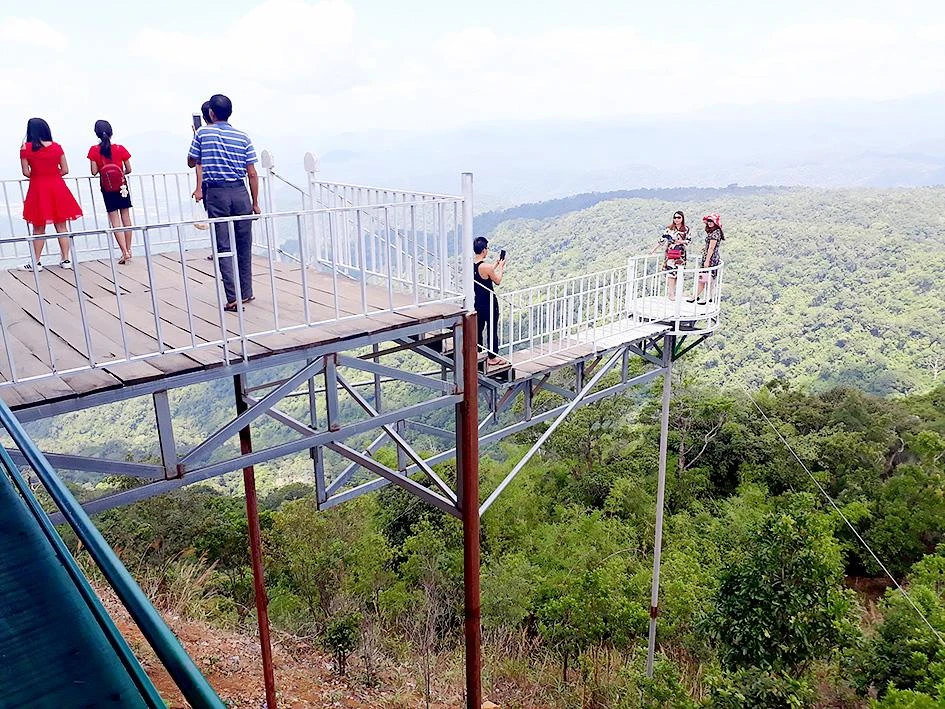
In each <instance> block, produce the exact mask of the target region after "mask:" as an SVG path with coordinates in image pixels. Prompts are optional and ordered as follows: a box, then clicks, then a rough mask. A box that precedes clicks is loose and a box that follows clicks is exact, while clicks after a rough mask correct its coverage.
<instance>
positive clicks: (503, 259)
mask: <svg viewBox="0 0 945 709" xmlns="http://www.w3.org/2000/svg"><path fill="white" fill-rule="evenodd" d="M499 260H500V261H505V249H502V250H501V251H500V252H499Z"/></svg>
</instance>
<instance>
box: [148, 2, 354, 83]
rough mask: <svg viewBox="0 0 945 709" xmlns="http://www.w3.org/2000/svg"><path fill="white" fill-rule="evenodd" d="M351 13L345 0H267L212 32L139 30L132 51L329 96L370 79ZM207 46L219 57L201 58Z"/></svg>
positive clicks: (219, 73)
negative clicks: (217, 50) (206, 61)
mask: <svg viewBox="0 0 945 709" xmlns="http://www.w3.org/2000/svg"><path fill="white" fill-rule="evenodd" d="M354 23H355V15H354V10H353V9H352V7H351V6H350V5H349V4H348V3H347V2H345V0H320V1H319V2H314V3H311V2H305V1H304V0H266V1H265V2H263V3H262V4H261V5H258V6H256V7H255V8H253V9H252V10H250V11H249V12H248V13H247V14H245V15H243V16H242V17H239V18H237V19H236V20H235V21H234V22H233V23H232V24H230V25H229V26H221V28H220V30H219V31H218V32H212V33H207V34H199V33H194V34H187V33H182V32H158V31H153V30H142V31H140V32H138V33H137V35H136V37H135V40H134V42H133V47H132V52H133V54H134V55H135V56H137V57H139V58H142V59H151V60H153V61H156V62H164V63H165V64H166V65H167V66H168V67H169V68H172V69H177V70H179V69H181V68H184V67H186V68H188V69H190V70H192V71H197V72H201V71H203V70H207V69H210V68H211V67H212V69H213V72H214V74H215V75H217V76H222V77H237V76H238V77H240V78H242V79H243V80H247V81H252V82H255V83H257V84H258V85H259V86H261V87H265V88H272V89H276V90H279V89H281V90H285V91H296V92H306V93H316V94H334V93H337V92H339V91H344V90H347V89H349V88H350V87H351V86H352V85H354V84H357V83H359V82H363V81H365V80H366V79H367V78H368V77H369V72H368V69H369V68H370V67H371V65H372V62H371V60H370V56H369V55H368V53H367V52H366V51H365V47H364V46H357V45H355V43H354ZM210 47H219V48H221V49H222V48H225V51H224V52H223V53H222V55H223V56H225V57H226V58H225V59H221V60H220V61H213V62H212V63H210V64H204V63H203V62H202V61H201V60H202V59H203V58H205V57H208V56H211V55H212V54H213V52H212V50H210Z"/></svg>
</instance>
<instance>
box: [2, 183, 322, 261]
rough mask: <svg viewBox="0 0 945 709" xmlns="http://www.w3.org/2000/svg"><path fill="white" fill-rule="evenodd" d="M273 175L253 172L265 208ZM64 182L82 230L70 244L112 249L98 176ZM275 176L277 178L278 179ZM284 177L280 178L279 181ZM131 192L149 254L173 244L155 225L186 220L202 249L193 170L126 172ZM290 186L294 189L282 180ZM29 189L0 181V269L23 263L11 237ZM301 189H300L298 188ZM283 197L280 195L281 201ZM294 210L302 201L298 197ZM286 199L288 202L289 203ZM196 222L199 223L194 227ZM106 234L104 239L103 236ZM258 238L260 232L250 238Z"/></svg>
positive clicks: (189, 243)
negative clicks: (146, 233)
mask: <svg viewBox="0 0 945 709" xmlns="http://www.w3.org/2000/svg"><path fill="white" fill-rule="evenodd" d="M274 177H275V176H274V174H273V173H272V171H271V170H268V169H263V170H260V172H259V192H260V194H259V200H260V204H261V206H262V207H263V211H265V212H273V211H276V208H277V205H276V204H275V202H276V201H277V200H275V199H274V197H273V192H274V189H273V187H274V185H273V183H274V179H273V178H274ZM64 179H65V181H66V185H67V186H68V188H69V190H70V191H71V192H72V194H73V195H74V196H75V198H76V200H77V201H78V202H79V206H81V207H82V217H80V218H79V219H77V220H76V221H75V222H73V223H72V225H71V227H72V229H73V231H74V232H76V234H77V235H78V234H80V233H81V234H82V236H81V237H79V238H77V239H76V240H75V244H76V247H78V251H79V252H80V253H81V255H82V257H83V258H87V259H88V258H94V259H98V258H106V257H107V254H108V251H109V250H110V249H112V248H114V238H113V237H111V236H107V235H106V234H105V233H104V232H103V231H101V230H104V229H107V228H108V227H109V223H108V214H107V213H106V211H105V205H104V203H103V202H102V197H101V190H100V189H99V178H98V177H92V176H83V177H76V176H66V177H65V178H64ZM279 180H281V178H279ZM281 181H282V182H284V180H281ZM128 184H129V188H130V191H131V201H132V204H133V205H134V206H133V207H132V221H133V222H134V223H135V224H140V225H142V226H148V225H150V226H152V227H153V228H152V229H150V230H149V233H150V234H151V240H150V247H151V249H152V251H153V252H154V253H160V252H162V251H168V250H171V251H172V250H174V249H176V248H177V234H176V231H175V230H173V229H170V228H166V227H165V228H161V227H159V226H158V225H161V224H178V223H183V222H188V221H190V222H192V223H193V225H194V226H192V227H191V228H190V229H189V230H187V231H186V232H185V233H184V234H183V240H184V244H185V246H186V247H187V248H206V247H207V245H208V244H207V241H208V234H207V230H206V229H207V224H206V211H205V210H204V207H203V204H202V203H201V204H198V203H196V202H194V200H193V197H192V193H193V190H194V186H195V183H194V172H193V170H190V171H186V172H183V171H182V172H157V173H132V174H130V175H128ZM287 184H289V185H290V187H293V188H294V189H295V190H299V191H301V190H300V188H298V187H295V186H294V185H291V183H287ZM28 188H29V180H27V179H20V180H0V270H3V269H6V268H11V267H14V266H18V265H21V264H23V263H25V261H26V260H27V258H28V254H27V253H26V249H25V242H24V241H22V240H18V239H16V238H15V237H23V236H29V235H30V229H29V226H28V225H27V223H26V222H25V221H24V220H23V201H24V199H25V198H26V191H27V189H28ZM303 194H304V193H303ZM283 201H284V200H283ZM295 203H296V204H298V207H299V208H300V209H305V208H306V206H307V205H306V204H304V203H303V202H302V198H301V197H298V198H297V200H296V202H295ZM290 204H291V202H290ZM198 227H199V228H198ZM48 231H49V230H47V232H48ZM106 237H107V238H106ZM256 239H257V243H261V239H260V236H259V235H257V237H256Z"/></svg>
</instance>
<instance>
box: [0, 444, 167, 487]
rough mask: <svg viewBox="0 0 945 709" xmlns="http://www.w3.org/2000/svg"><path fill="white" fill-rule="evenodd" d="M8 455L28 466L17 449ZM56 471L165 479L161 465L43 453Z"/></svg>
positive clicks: (12, 449) (17, 462) (11, 449)
mask: <svg viewBox="0 0 945 709" xmlns="http://www.w3.org/2000/svg"><path fill="white" fill-rule="evenodd" d="M6 451H7V453H9V454H10V457H11V458H13V462H15V463H16V464H17V465H26V464H27V460H26V457H25V456H24V455H23V454H22V453H21V452H20V451H19V449H17V448H7V449H6ZM43 455H44V456H46V460H48V461H49V462H50V463H51V464H52V466H53V467H54V468H55V469H56V470H81V471H83V472H86V473H102V474H105V475H128V476H131V477H135V478H146V479H149V480H162V479H164V468H163V466H160V465H150V464H148V463H128V462H125V461H123V460H107V459H102V458H89V457H86V456H82V455H65V454H62V453H46V452H43Z"/></svg>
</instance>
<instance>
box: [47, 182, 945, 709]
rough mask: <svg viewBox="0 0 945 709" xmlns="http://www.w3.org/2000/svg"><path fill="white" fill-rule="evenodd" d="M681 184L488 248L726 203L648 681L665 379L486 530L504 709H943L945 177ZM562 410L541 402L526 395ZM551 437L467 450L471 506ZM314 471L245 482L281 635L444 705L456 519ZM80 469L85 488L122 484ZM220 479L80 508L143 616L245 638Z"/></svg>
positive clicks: (580, 243)
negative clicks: (142, 597)
mask: <svg viewBox="0 0 945 709" xmlns="http://www.w3.org/2000/svg"><path fill="white" fill-rule="evenodd" d="M689 196H690V197H691V199H688V200H686V199H683V196H682V195H678V198H679V201H678V202H667V201H665V200H660V199H640V198H626V199H609V200H604V201H601V202H599V203H597V204H594V205H593V206H591V207H589V208H585V209H582V210H581V211H574V212H567V213H564V214H559V215H558V216H555V217H551V218H546V219H543V220H526V219H514V220H502V221H501V222H500V223H498V224H497V226H496V228H495V229H494V230H493V232H492V233H491V234H490V239H491V241H492V245H493V246H494V247H495V249H496V250H497V249H499V248H503V247H504V248H506V249H508V251H509V255H510V260H509V267H508V271H507V274H508V276H507V278H508V280H507V281H505V282H504V283H503V285H502V288H510V287H514V286H516V285H519V284H527V283H535V282H540V281H542V280H545V279H547V278H548V277H549V276H550V277H556V276H560V277H563V276H567V275H572V274H575V273H581V272H585V271H593V270H594V269H596V268H602V267H605V266H613V265H615V264H620V263H622V262H623V260H624V259H625V258H626V256H628V255H629V254H633V253H640V252H641V251H647V250H649V248H650V247H651V245H652V244H653V243H655V241H656V237H657V236H658V234H659V233H660V232H661V230H662V228H663V226H664V225H665V223H666V222H667V221H668V218H669V216H670V215H671V214H672V212H673V210H674V209H677V208H681V209H683V210H684V211H685V212H686V214H687V217H688V219H689V222H690V224H692V225H693V226H694V227H696V228H697V229H698V228H699V227H700V226H701V220H700V216H701V214H702V213H704V212H707V211H719V212H721V214H722V215H723V223H724V226H725V231H726V241H725V243H724V245H723V255H724V258H725V262H726V269H727V271H726V285H725V294H724V297H723V319H722V326H721V328H720V329H719V330H718V332H716V333H715V334H714V335H713V337H712V338H710V340H709V341H708V342H707V343H706V344H704V345H703V346H701V347H699V348H697V349H696V350H694V351H693V352H692V353H690V354H688V355H686V357H685V358H684V359H683V360H682V361H681V362H680V363H679V365H678V366H677V367H676V368H675V372H676V373H675V375H674V376H675V382H674V398H673V401H672V408H671V419H670V439H669V460H668V476H667V497H666V509H667V517H666V531H665V536H664V547H663V549H664V554H663V571H662V595H661V602H660V607H661V613H660V617H659V635H658V638H659V653H658V660H657V671H656V677H655V679H653V680H648V679H647V678H646V677H645V674H644V669H643V668H644V665H643V662H644V654H645V648H646V630H647V622H648V608H649V583H650V574H651V564H652V558H653V533H654V524H655V499H656V470H657V459H658V428H659V422H658V416H659V403H658V402H659V392H658V391H657V389H658V384H657V385H656V388H654V389H653V390H642V391H641V390H634V391H633V393H632V394H630V395H628V396H626V397H619V398H614V399H609V400H604V401H602V402H600V403H598V404H595V405H592V406H589V407H587V408H584V409H579V410H578V411H576V412H575V413H574V414H572V415H571V417H569V419H567V420H566V421H565V423H564V424H562V426H561V427H560V428H559V429H558V430H557V431H556V432H555V433H554V435H552V436H551V437H550V439H549V440H548V442H547V443H546V445H545V446H544V448H543V450H542V453H541V454H540V455H539V456H537V457H536V458H535V459H533V461H532V462H531V463H530V464H529V465H528V466H526V468H525V469H524V471H523V473H522V475H521V476H520V477H519V478H517V479H516V480H515V481H514V482H513V484H512V485H510V486H509V488H508V489H507V490H506V492H505V494H504V495H503V497H501V498H499V500H498V501H497V502H496V504H495V505H494V506H493V507H492V508H490V509H489V511H488V513H487V514H486V515H485V516H484V518H483V537H482V554H483V562H482V564H483V565H482V589H483V595H482V603H483V606H482V609H483V624H484V630H485V640H484V649H483V652H484V663H485V675H484V683H485V690H486V696H487V697H488V698H490V699H492V701H494V702H496V703H497V704H499V705H500V706H502V707H509V708H513V707H514V708H520V709H525V708H528V709H546V708H548V707H556V708H561V709H577V708H580V709H604V708H613V709H636V708H637V707H646V708H656V707H659V708H661V709H671V708H676V707H682V708H683V709H687V708H688V709H695V707H700V708H702V707H704V708H706V709H755V708H756V707H761V708H763V709H797V708H799V707H817V708H823V709H826V708H827V707H832V708H843V709H854V708H856V709H866V708H867V707H870V708H871V709H936V708H939V709H940V708H941V707H943V706H945V641H943V640H942V637H941V636H943V635H945V493H943V491H945V382H943V375H942V374H941V369H942V368H943V364H945V363H943V362H942V359H943V356H942V355H943V351H942V348H943V343H945V333H943V327H945V326H943V317H942V313H943V298H945V292H943V285H942V284H943V278H942V273H943V269H945V217H943V215H941V214H939V213H938V211H937V210H938V208H939V207H938V205H941V204H942V203H943V202H945V190H940V189H920V190H903V191H886V192H875V191H819V190H777V191H771V192H761V193H753V194H744V193H737V194H722V193H713V196H712V199H711V200H708V199H705V198H704V197H705V195H703V194H694V195H689ZM585 199H590V201H592V202H593V201H594V200H593V198H586V197H584V196H581V197H580V198H578V201H579V202H581V201H584V200H585ZM566 206H567V204H563V205H562V204H558V205H556V206H553V207H552V209H553V210H555V211H558V212H560V210H561V208H562V207H566ZM936 357H938V359H936ZM414 364H415V363H411V362H406V361H405V362H404V363H403V365H404V366H414ZM555 376H556V377H561V376H564V375H563V374H561V373H559V374H556V375H555ZM564 383H565V382H563V381H558V384H564ZM607 383H608V382H607V380H606V379H605V380H604V381H603V382H602V383H601V385H602V386H605V385H606V384H607ZM746 389H747V392H746ZM749 392H750V395H751V396H753V397H754V398H755V400H756V401H757V405H758V406H760V407H761V409H762V410H763V411H764V412H765V415H766V416H767V417H769V418H770V420H771V422H772V425H773V426H774V428H775V429H776V430H777V433H776V432H775V431H774V430H772V428H771V427H770V426H769V425H768V424H767V423H766V421H765V419H764V417H762V416H761V415H760V414H759V413H758V410H757V409H756V408H755V404H754V403H753V402H752V401H751V399H749ZM385 396H387V397H388V398H387V401H388V402H389V403H391V404H392V403H393V402H395V401H396V400H397V399H401V400H406V399H407V398H409V397H410V396H411V392H410V390H409V388H404V387H399V388H398V387H391V388H390V391H389V392H385ZM231 397H232V391H231V390H230V388H229V387H228V386H226V385H225V383H224V384H221V385H219V386H207V385H203V386H198V387H191V388H189V389H187V390H184V391H181V392H179V393H178V394H177V395H176V396H175V397H174V398H173V400H172V402H171V404H172V409H173V411H174V415H175V421H176V429H175V433H176V434H177V438H178V444H179V446H180V447H181V448H182V449H186V448H187V447H189V446H191V445H193V444H195V443H196V442H198V441H199V440H200V439H201V436H203V435H205V434H206V433H208V432H209V431H212V430H214V429H215V428H217V427H218V426H220V425H221V424H222V423H224V421H225V419H226V418H227V417H228V416H230V415H231V414H230V411H231ZM562 402H563V400H562V399H560V398H556V395H554V394H549V393H547V392H545V393H543V394H542V395H540V396H538V397H536V400H535V402H534V405H535V409H536V411H540V410H542V409H543V408H550V407H552V406H555V405H559V404H561V403H562ZM349 404H350V402H347V404H345V405H349ZM304 405H305V402H304V400H303V399H298V400H296V401H294V402H290V403H287V404H286V406H287V407H288V409H289V412H290V413H295V414H298V415H300V416H301V415H302V408H303V407H304ZM296 406H297V407H299V408H298V410H295V409H294V408H293V407H296ZM344 413H345V412H343V415H344ZM439 423H441V424H443V425H446V424H445V422H439ZM32 430H33V432H34V433H35V434H37V436H38V438H39V439H40V442H41V443H42V445H43V446H44V448H46V449H49V450H65V451H69V452H74V453H84V454H87V455H95V454H96V453H99V452H107V453H108V454H109V455H110V456H113V457H119V458H128V459H133V460H150V461H153V460H156V459H157V457H158V451H157V446H156V443H155V435H154V430H153V424H152V423H151V422H150V414H149V411H148V402H146V401H144V402H125V403H122V404H115V405H111V406H108V407H101V408H99V409H97V410H95V411H94V412H82V413H78V414H74V415H70V416H63V417H59V418H57V419H55V420H52V421H49V422H46V423H44V424H42V425H34V426H32ZM541 432H542V431H541V428H540V427H537V428H535V429H530V430H528V431H526V432H524V433H522V434H519V435H518V436H517V437H515V438H513V439H509V440H507V441H506V442H505V443H503V444H501V445H498V446H491V447H488V448H484V449H482V451H481V459H480V470H481V477H482V489H483V491H484V494H485V493H486V492H488V491H490V490H492V489H493V488H494V487H495V485H496V484H497V483H498V481H499V480H501V479H502V477H503V476H504V475H505V474H506V473H507V472H508V470H509V469H510V468H511V467H512V465H514V462H515V461H516V460H517V459H518V457H519V456H520V455H521V454H522V453H523V452H524V451H525V450H526V447H527V446H528V445H530V444H531V443H532V442H533V441H534V440H535V438H536V437H537V436H538V435H540V433H541ZM253 435H254V440H255V441H256V442H257V443H258V445H260V446H266V445H271V444H274V443H276V442H278V441H280V440H283V439H284V437H285V436H286V435H287V434H286V432H285V431H284V430H282V429H280V428H279V427H278V426H277V425H276V424H274V423H273V422H271V421H261V422H258V423H256V424H254V425H253ZM781 437H783V438H784V439H785V440H786V441H787V442H788V443H789V444H790V445H791V446H792V447H793V449H794V450H795V451H796V452H797V454H798V456H799V457H800V459H801V460H802V461H803V463H804V465H806V466H807V468H808V469H809V471H810V475H808V473H807V472H805V470H804V469H803V468H802V467H801V466H800V465H798V464H797V461H796V460H795V459H794V458H793V456H792V454H791V453H790V452H789V451H788V449H787V448H785V447H784V446H783V445H782V443H781ZM422 443H424V442H423V441H420V442H418V445H421V444H422ZM230 445H231V446H235V445H236V443H235V441H231V443H230ZM352 445H354V446H355V447H358V446H361V445H363V443H362V442H354V443H353V444H352ZM421 448H422V445H421ZM231 450H233V449H231ZM379 455H380V456H381V457H384V456H389V460H391V461H393V459H394V453H393V452H392V451H381V452H380V453H379ZM327 463H328V467H329V469H330V470H332V469H337V468H333V467H332V466H336V465H338V464H339V462H338V461H333V460H331V459H329V460H328V461H327ZM311 466H312V462H311V459H310V458H309V457H308V455H307V454H301V455H298V456H294V457H290V458H285V459H281V460H278V461H275V462H273V463H269V464H266V465H261V466H258V468H257V476H258V479H259V481H260V487H261V488H262V492H263V497H262V500H261V505H262V507H263V508H264V512H263V514H262V524H263V535H264V548H265V557H266V558H265V566H266V570H267V583H268V593H269V598H270V604H271V605H270V613H271V617H272V621H273V624H274V626H275V628H276V629H277V631H278V632H279V633H285V634H287V637H291V638H293V639H299V638H301V639H303V640H304V642H305V643H317V644H318V645H319V646H321V648H322V649H323V650H324V652H327V653H329V654H331V655H332V656H333V657H334V661H333V669H334V671H335V672H336V673H337V674H338V675H342V674H344V675H345V676H344V678H340V677H339V680H338V681H339V682H342V683H347V686H348V687H350V689H351V692H352V694H357V693H359V692H360V691H361V690H362V689H366V688H369V687H370V688H383V690H384V691H385V692H387V691H390V690H391V684H392V680H391V678H392V677H395V676H396V677H397V678H398V682H401V683H402V684H403V686H405V687H409V692H407V693H405V694H404V695H403V698H402V699H396V698H392V699H390V700H389V702H388V704H387V705H388V706H394V707H401V706H403V707H406V706H411V707H412V706H416V705H417V704H416V697H417V695H422V696H423V697H424V698H425V699H426V700H427V702H429V706H437V702H439V706H457V705H459V704H460V703H461V699H462V698H461V688H462V676H463V675H462V670H461V663H462V638H461V633H462V620H463V607H462V573H461V569H462V547H461V529H460V528H459V525H458V524H457V523H456V521H455V520H453V519H452V518H448V517H447V516H446V515H443V514H441V513H440V512H437V511H434V510H433V509H432V508H429V507H427V506H426V505H424V504H422V503H421V502H419V501H418V500H417V499H415V498H413V497H410V496H408V495H406V494H404V493H402V492H401V491H399V490H395V489H390V488H387V489H384V490H382V491H380V492H379V493H377V494H375V495H369V496H365V497H361V498H358V499H357V500H355V501H353V502H351V503H347V504H345V505H342V506H340V507H338V508H333V509H331V510H322V511H320V510H318V509H317V507H316V505H315V503H314V500H313V497H312V487H313V486H312V480H311ZM439 473H440V474H441V476H443V477H444V478H445V479H452V476H453V475H454V474H455V471H454V470H453V469H452V466H451V465H443V466H440V469H439ZM76 480H77V481H78V482H79V483H81V484H79V485H77V487H76V489H77V491H78V492H79V494H80V495H81V496H83V497H86V498H88V497H92V496H95V495H97V494H100V492H101V488H105V487H114V486H115V485H124V484H127V483H128V481H127V480H114V479H107V478H106V479H101V478H95V479H93V478H91V477H90V476H86V477H84V478H76ZM815 481H816V483H815ZM236 482H237V481H236V480H224V481H223V482H222V484H221V483H220V482H219V481H213V484H212V486H211V485H206V486H198V487H192V488H188V489H185V490H182V491H180V492H177V493H174V494H171V495H166V496H162V497H158V498H155V499H153V500H149V501H147V502H144V503H140V504H137V505H133V506H130V507H127V508H123V509H118V510H112V511H109V512H107V513H104V514H102V515H99V516H98V517H97V522H98V524H99V525H100V527H101V529H102V530H103V532H104V533H105V534H106V536H107V537H108V539H109V540H110V542H111V543H112V544H113V545H114V547H115V548H116V549H117V550H119V552H120V553H121V554H122V556H123V558H124V559H125V560H126V562H127V563H128V564H129V565H130V566H131V567H132V568H133V569H134V571H135V573H136V574H137V575H138V577H139V578H141V579H142V580H143V584H144V586H145V587H146V588H147V589H148V591H149V593H150V594H151V596H152V597H153V598H154V599H155V601H156V602H157V603H158V605H159V606H161V607H162V608H165V609H167V610H168V611H169V612H173V613H175V614H180V615H181V616H183V617H184V618H185V619H190V620H194V621H201V622H206V623H210V624H213V625H217V626H222V627H224V628H228V629H234V630H237V631H239V632H244V633H248V634H252V633H253V632H254V623H255V619H254V614H253V609H252V577H251V574H250V569H249V559H248V555H247V553H246V543H247V542H246V522H245V513H244V508H243V504H244V503H243V500H242V499H241V498H240V497H239V495H240V488H239V486H238V484H234V483H236ZM817 484H819V485H820V486H821V487H822V488H823V491H824V492H826V494H828V495H829V496H830V497H831V498H832V499H833V500H834V501H835V502H836V505H837V507H836V508H834V507H833V506H832V505H831V504H830V502H829V501H828V500H827V499H826V498H825V497H824V495H823V494H822V493H821V491H820V489H818V485H817ZM96 488H98V489H96ZM841 514H842V516H841ZM844 517H845V518H846V520H849V522H850V524H852V525H853V528H854V529H855V532H856V533H854V531H853V530H851V529H850V527H848V526H847V523H846V521H845V520H844ZM857 535H860V536H861V537H862V538H863V539H864V540H865V542H866V543H867V544H869V546H870V548H871V549H872V551H873V552H875V554H876V557H874V556H873V555H872V553H871V552H870V551H868V550H867V549H866V547H865V546H864V545H863V544H862V543H861V541H860V540H859V539H858V538H857ZM877 559H878V560H880V561H881V562H882V563H883V564H885V565H886V567H887V568H888V570H889V571H890V572H891V573H892V574H893V575H894V577H895V578H896V580H897V581H898V582H899V583H901V584H902V585H903V586H904V587H905V588H906V589H907V590H908V592H909V594H910V597H911V599H912V601H913V602H915V604H916V606H917V607H918V609H919V611H920V612H921V616H920V615H919V613H917V612H916V610H915V608H913V607H912V606H911V604H910V602H909V601H908V600H907V599H906V598H905V597H903V596H902V595H901V594H900V593H899V591H897V590H896V589H895V588H893V584H892V582H891V581H890V580H889V579H888V578H887V577H886V576H885V574H884V572H883V570H882V568H881V566H880V563H879V562H878V561H877ZM923 617H924V619H923ZM926 620H927V621H928V623H929V624H930V625H927V624H926ZM293 642H294V640H293ZM319 657H321V655H319ZM301 661H302V662H304V661H305V658H304V657H302V658H301ZM277 678H278V668H277ZM425 705H426V702H425Z"/></svg>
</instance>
